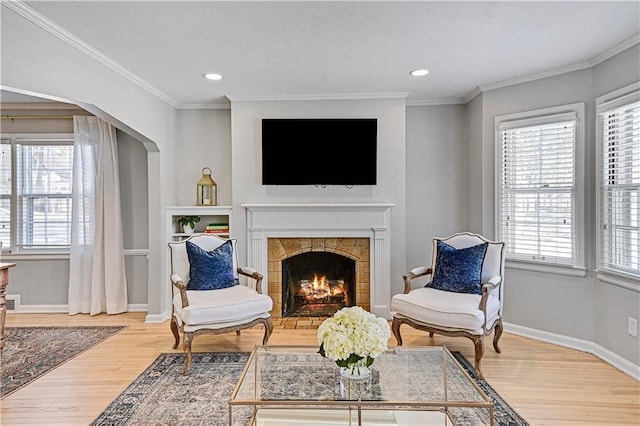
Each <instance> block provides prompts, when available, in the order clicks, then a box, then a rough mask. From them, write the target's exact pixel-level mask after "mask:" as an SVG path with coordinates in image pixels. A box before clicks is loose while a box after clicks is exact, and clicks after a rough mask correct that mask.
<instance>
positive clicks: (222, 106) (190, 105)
mask: <svg viewBox="0 0 640 426" xmlns="http://www.w3.org/2000/svg"><path fill="white" fill-rule="evenodd" d="M176 108H177V109H179V110H181V109H185V110H187V109H231V104H228V103H226V104H196V103H184V104H178V105H177V106H176Z"/></svg>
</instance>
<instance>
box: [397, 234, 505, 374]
mask: <svg viewBox="0 0 640 426" xmlns="http://www.w3.org/2000/svg"><path fill="white" fill-rule="evenodd" d="M427 275H429V276H430V278H431V280H430V281H429V283H428V284H427V285H426V286H425V287H419V288H415V289H412V286H411V281H412V280H413V279H416V278H418V277H422V276H427ZM403 278H404V293H403V294H396V295H395V296H393V298H392V299H391V312H392V314H393V322H392V325H391V330H392V332H393V335H394V336H395V338H396V340H397V341H398V345H402V336H401V335H400V326H401V325H402V324H407V325H409V326H411V327H413V328H416V329H418V330H423V331H427V332H429V335H430V336H433V334H434V333H436V334H442V335H446V336H462V337H467V338H469V339H471V340H472V341H473V344H474V346H475V368H476V375H477V376H478V378H483V375H482V370H481V361H482V356H483V354H484V337H485V336H487V335H489V334H491V332H492V331H493V330H495V334H494V337H493V347H494V349H495V350H496V352H498V353H500V348H499V347H498V340H499V339H500V336H501V335H502V330H503V327H502V306H503V289H504V243H502V242H495V241H489V240H487V239H485V238H484V237H482V236H480V235H477V234H472V233H468V232H465V233H458V234H453V235H451V236H449V237H447V238H434V239H433V256H432V260H431V267H426V266H421V267H417V268H414V269H412V270H411V271H410V272H409V273H408V274H407V275H404V276H403Z"/></svg>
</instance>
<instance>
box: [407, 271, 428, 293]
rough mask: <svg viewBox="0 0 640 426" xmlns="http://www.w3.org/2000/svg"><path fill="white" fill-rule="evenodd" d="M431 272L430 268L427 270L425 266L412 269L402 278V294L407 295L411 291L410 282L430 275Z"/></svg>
mask: <svg viewBox="0 0 640 426" xmlns="http://www.w3.org/2000/svg"><path fill="white" fill-rule="evenodd" d="M432 273H433V271H432V270H431V268H427V267H426V266H419V267H417V268H413V269H412V270H410V271H409V272H408V273H407V274H406V275H403V276H402V279H403V280H404V294H407V293H409V292H410V291H411V280H413V279H415V278H418V277H423V276H425V275H431V274H432Z"/></svg>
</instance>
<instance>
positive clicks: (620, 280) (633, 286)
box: [596, 270, 640, 293]
mask: <svg viewBox="0 0 640 426" xmlns="http://www.w3.org/2000/svg"><path fill="white" fill-rule="evenodd" d="M596 278H598V279H599V280H600V281H602V282H605V283H607V284H611V285H615V286H618V287H622V288H626V289H627V290H631V291H635V292H636V293H640V283H639V282H638V279H637V278H633V277H630V276H627V275H622V274H616V273H613V272H608V271H598V270H597V271H596Z"/></svg>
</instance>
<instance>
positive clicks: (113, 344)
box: [0, 313, 640, 426]
mask: <svg viewBox="0 0 640 426" xmlns="http://www.w3.org/2000/svg"><path fill="white" fill-rule="evenodd" d="M144 317H145V314H144V313H128V314H121V315H113V316H108V315H98V316H95V317H90V316H88V315H75V316H69V315H66V314H16V313H9V314H8V315H7V324H6V325H7V326H8V327H12V326H13V327H16V326H73V325H127V326H128V327H127V328H126V329H125V330H123V331H121V332H120V333H118V334H116V335H115V336H113V337H110V338H109V339H107V340H106V341H104V342H102V343H100V344H98V345H97V346H95V347H93V348H92V349H90V350H88V351H87V352H85V353H83V354H81V355H79V356H78V357H76V358H74V359H72V360H70V361H69V362H67V363H65V364H63V365H61V366H60V367H58V368H56V369H55V370H53V371H51V372H49V373H47V374H45V375H44V376H43V377H41V378H39V379H37V380H35V381H34V382H33V383H31V384H29V385H28V386H26V387H24V388H22V389H20V390H18V391H16V392H15V393H13V394H12V395H9V396H8V397H6V398H5V399H3V400H1V401H0V406H1V409H0V424H2V425H87V424H89V423H90V422H91V421H92V420H93V419H95V417H96V416H97V415H98V414H100V413H101V412H102V411H103V410H104V409H105V408H106V407H107V405H108V404H109V403H110V402H111V401H112V400H113V399H114V398H115V397H116V396H118V395H119V394H120V393H121V392H122V391H123V390H124V389H125V388H126V387H127V385H128V384H129V383H131V382H132V381H133V380H134V379H135V378H136V377H137V376H138V375H139V374H140V373H142V371H143V370H144V369H145V368H146V367H147V366H149V364H151V362H152V361H153V360H154V359H155V358H156V357H157V356H158V354H160V353H162V352H180V350H179V349H178V350H175V351H174V350H172V349H171V346H172V343H173V337H172V335H171V332H170V330H169V323H168V322H165V323H163V324H145V323H144ZM303 326H304V327H309V328H292V327H291V324H287V323H284V322H283V323H281V324H279V325H278V326H277V327H276V329H275V330H274V332H273V335H272V336H271V340H270V341H269V343H270V344H274V345H276V344H279V345H283V344H302V345H313V346H315V345H316V344H317V342H316V330H315V327H314V326H313V324H307V323H306V322H305V323H302V324H299V327H303ZM402 336H403V340H404V344H405V345H406V346H429V345H442V344H446V345H447V347H449V349H451V350H458V351H461V352H462V353H463V354H464V355H465V356H466V357H467V359H470V360H472V359H473V345H472V343H471V341H469V340H468V339H463V338H444V337H439V336H435V337H433V338H430V337H428V334H426V333H420V332H417V331H415V330H413V329H411V328H409V327H406V326H404V327H403V328H402ZM261 339H262V329H261V328H256V329H252V330H247V331H243V332H242V335H241V336H240V337H238V336H236V335H235V333H230V334H227V335H219V336H201V337H198V338H197V339H195V341H194V343H193V351H194V352H207V351H250V350H251V349H253V347H254V345H256V344H259V343H260V342H261ZM389 344H390V345H395V344H396V342H395V339H394V338H393V337H392V338H391V340H390V342H389ZM486 346H487V348H486V352H485V355H484V358H483V369H484V374H485V378H486V380H487V381H488V382H489V383H490V384H491V385H492V386H493V387H494V389H496V390H497V391H498V393H499V394H500V395H501V396H502V397H503V398H504V399H505V400H506V401H507V402H508V403H509V404H510V405H511V406H512V407H513V408H514V409H515V410H516V411H517V412H518V413H520V414H521V415H522V416H523V417H524V418H525V419H527V421H528V422H529V423H530V424H531V425H580V426H582V425H595V424H609V425H633V426H638V425H639V424H640V383H639V382H637V381H636V380H635V379H633V378H631V377H629V376H627V375H626V374H624V373H622V372H620V371H618V370H617V369H615V368H614V367H612V366H610V365H609V364H607V363H605V362H603V361H601V360H600V359H598V358H597V357H595V356H593V355H590V354H587V353H583V352H579V351H575V350H572V349H566V348H563V347H559V346H555V345H551V344H548V343H543V342H538V341H535V340H531V339H527V338H523V337H519V336H515V335H510V334H508V333H504V334H503V336H502V339H501V340H500V346H501V348H502V353H501V354H497V353H496V352H494V351H493V348H492V346H491V339H488V340H487V342H486Z"/></svg>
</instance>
